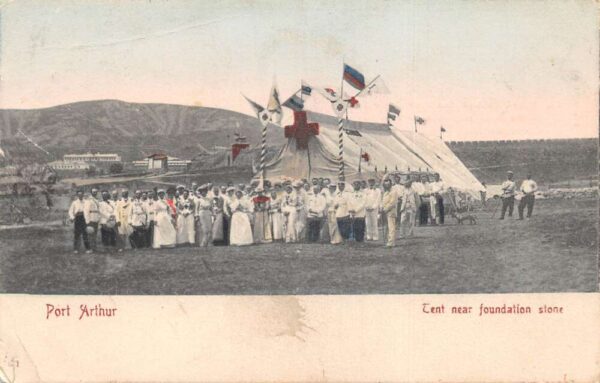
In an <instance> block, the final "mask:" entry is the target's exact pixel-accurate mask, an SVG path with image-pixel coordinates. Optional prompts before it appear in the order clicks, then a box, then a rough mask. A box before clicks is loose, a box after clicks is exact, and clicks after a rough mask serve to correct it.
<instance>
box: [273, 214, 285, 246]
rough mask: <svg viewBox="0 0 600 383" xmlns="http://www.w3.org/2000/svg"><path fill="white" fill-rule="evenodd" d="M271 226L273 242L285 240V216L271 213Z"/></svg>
mask: <svg viewBox="0 0 600 383" xmlns="http://www.w3.org/2000/svg"><path fill="white" fill-rule="evenodd" d="M271 226H272V227H273V240H275V241H277V240H280V239H283V215H282V214H281V213H280V212H275V213H271Z"/></svg>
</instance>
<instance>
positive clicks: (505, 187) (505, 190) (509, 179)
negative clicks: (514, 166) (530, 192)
mask: <svg viewBox="0 0 600 383" xmlns="http://www.w3.org/2000/svg"><path fill="white" fill-rule="evenodd" d="M516 188H517V185H516V184H515V181H513V172H511V171H510V170H509V171H508V172H506V181H504V183H502V196H501V198H502V213H500V219H504V214H505V213H506V210H507V209H508V217H509V218H510V217H512V214H513V209H514V207H515V190H516Z"/></svg>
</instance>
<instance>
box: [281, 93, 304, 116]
mask: <svg viewBox="0 0 600 383" xmlns="http://www.w3.org/2000/svg"><path fill="white" fill-rule="evenodd" d="M283 106H285V107H288V108H290V109H291V110H294V111H296V112H299V111H301V110H302V109H304V101H302V99H301V98H300V97H298V96H297V95H295V94H293V95H292V97H290V98H288V99H287V100H286V101H285V102H284V103H283Z"/></svg>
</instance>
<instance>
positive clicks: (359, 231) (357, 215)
mask: <svg viewBox="0 0 600 383" xmlns="http://www.w3.org/2000/svg"><path fill="white" fill-rule="evenodd" d="M352 186H353V187H354V191H353V192H352V193H350V194H349V195H348V213H350V217H351V218H352V234H353V237H354V240H355V241H356V242H363V241H364V240H365V215H366V211H365V205H366V201H365V195H364V193H363V191H362V190H360V188H361V182H360V181H358V180H356V181H354V183H353V184H352Z"/></svg>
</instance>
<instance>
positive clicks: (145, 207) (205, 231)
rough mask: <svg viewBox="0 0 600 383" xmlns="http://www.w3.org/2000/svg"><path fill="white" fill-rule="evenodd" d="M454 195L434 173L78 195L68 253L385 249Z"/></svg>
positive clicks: (431, 220) (434, 221)
mask: <svg viewBox="0 0 600 383" xmlns="http://www.w3.org/2000/svg"><path fill="white" fill-rule="evenodd" d="M448 192H450V193H451V194H450V195H453V194H452V193H453V191H452V189H451V188H446V186H445V184H444V182H443V181H442V180H441V179H440V176H439V175H438V174H416V175H415V174H411V175H401V174H388V175H386V176H384V177H383V179H382V180H380V181H378V180H375V179H369V180H363V181H359V180H357V181H354V182H352V183H351V184H349V185H347V184H346V182H343V181H340V182H337V183H335V182H332V181H331V180H330V179H328V178H313V179H312V180H311V181H308V180H286V181H282V182H276V183H273V184H271V183H270V182H268V181H265V182H263V183H260V182H257V181H255V182H252V183H250V184H239V185H237V186H234V185H233V184H232V183H231V182H229V183H227V184H226V185H219V186H216V185H213V184H211V183H208V184H204V185H201V186H197V185H196V184H192V185H191V186H190V187H186V186H184V185H179V186H177V187H171V188H167V189H166V190H165V189H153V190H147V191H146V190H144V191H142V190H137V191H135V193H133V196H130V195H129V191H128V190H121V191H120V193H119V192H118V191H117V190H113V191H112V192H109V191H108V190H99V189H98V188H92V189H91V191H90V194H89V195H88V196H87V197H85V196H84V191H83V190H78V191H77V198H76V199H75V200H74V201H73V202H72V204H71V207H70V209H69V218H70V220H71V221H72V222H73V224H74V251H75V252H78V251H79V250H80V246H81V242H82V241H83V243H84V246H85V249H86V252H92V251H94V250H96V249H97V248H98V246H97V237H98V232H100V238H101V243H102V245H103V248H104V249H106V250H113V249H114V250H117V251H123V250H124V249H125V248H129V247H130V248H133V249H140V248H155V249H158V248H172V247H176V246H199V247H206V246H209V245H211V244H212V245H214V246H228V245H231V246H242V245H250V244H260V243H269V242H273V241H281V242H286V243H294V242H322V243H331V244H340V243H342V242H345V241H356V242H362V241H365V240H366V241H379V240H380V228H381V230H382V232H383V238H382V240H383V242H384V244H385V245H386V246H388V247H392V246H395V243H396V237H397V230H398V231H399V232H400V236H401V237H410V236H413V234H414V227H415V226H417V225H428V224H430V225H441V224H444V218H445V211H444V196H446V195H448Z"/></svg>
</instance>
